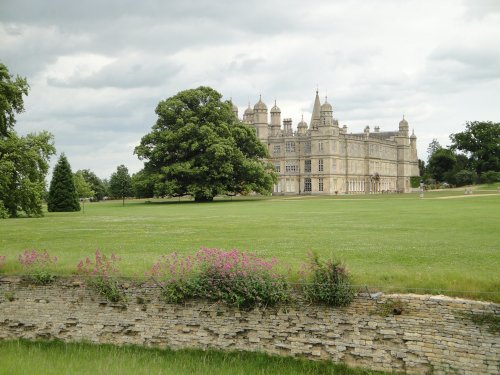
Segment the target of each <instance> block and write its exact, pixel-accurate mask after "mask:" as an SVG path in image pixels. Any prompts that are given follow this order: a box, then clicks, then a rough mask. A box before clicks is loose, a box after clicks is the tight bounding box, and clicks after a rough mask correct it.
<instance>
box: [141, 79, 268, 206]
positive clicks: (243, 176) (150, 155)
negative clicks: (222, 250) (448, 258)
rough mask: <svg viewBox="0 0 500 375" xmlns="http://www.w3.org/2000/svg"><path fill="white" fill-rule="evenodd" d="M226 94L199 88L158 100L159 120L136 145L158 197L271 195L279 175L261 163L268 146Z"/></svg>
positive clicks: (198, 198)
mask: <svg viewBox="0 0 500 375" xmlns="http://www.w3.org/2000/svg"><path fill="white" fill-rule="evenodd" d="M221 98H222V95H221V94H219V93H218V92H217V91H215V90H213V89H211V88H209V87H199V88H197V89H192V90H185V91H181V92H179V93H178V94H177V95H175V96H173V97H171V98H169V99H166V100H164V101H162V102H160V103H159V104H158V106H157V108H156V113H157V115H158V120H157V122H156V124H155V125H154V126H153V129H152V131H151V133H149V134H147V135H145V136H144V137H143V138H142V140H141V143H140V145H139V146H137V147H136V149H135V153H136V154H137V155H138V156H139V158H140V159H142V160H145V161H146V162H145V168H146V170H147V171H148V173H149V174H150V176H152V179H153V180H154V182H155V185H154V186H155V195H157V196H171V197H175V196H183V195H191V196H193V197H194V198H195V200H196V201H211V200H212V199H213V198H214V197H215V196H216V195H220V194H247V193H249V192H252V191H255V192H257V193H261V194H268V193H270V191H271V189H272V185H273V183H274V182H275V181H276V175H275V173H274V172H273V167H272V166H270V165H267V164H266V163H264V162H263V161H262V159H264V158H266V157H268V153H267V148H266V147H265V146H264V145H263V144H262V143H261V142H260V141H259V140H258V139H257V137H256V135H255V131H254V130H253V129H251V128H250V127H248V126H246V125H244V124H243V123H241V122H240V121H239V120H238V119H237V118H236V117H235V116H234V114H233V112H232V105H231V103H230V102H228V101H226V102H223V101H222V100H221Z"/></svg>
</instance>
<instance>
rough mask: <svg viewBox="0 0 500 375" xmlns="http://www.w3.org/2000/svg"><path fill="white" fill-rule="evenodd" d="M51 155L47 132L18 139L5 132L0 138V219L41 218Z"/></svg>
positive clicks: (51, 141)
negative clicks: (21, 214)
mask: <svg viewBox="0 0 500 375" xmlns="http://www.w3.org/2000/svg"><path fill="white" fill-rule="evenodd" d="M55 152H56V150H55V147H54V143H53V137H52V135H51V134H50V133H48V132H41V133H39V134H28V135H26V136H24V137H19V136H18V135H17V134H16V133H15V132H14V131H9V136H8V137H5V138H0V211H3V212H4V214H3V215H2V214H1V213H0V216H10V217H16V216H18V214H19V212H24V213H25V214H26V215H28V216H42V196H43V193H44V191H45V177H46V176H47V172H48V170H49V159H50V157H51V156H52V155H54V154H55ZM2 206H3V209H2Z"/></svg>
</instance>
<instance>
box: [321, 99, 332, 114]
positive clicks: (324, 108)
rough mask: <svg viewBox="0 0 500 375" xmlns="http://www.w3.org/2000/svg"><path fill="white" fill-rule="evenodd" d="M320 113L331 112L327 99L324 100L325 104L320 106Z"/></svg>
mask: <svg viewBox="0 0 500 375" xmlns="http://www.w3.org/2000/svg"><path fill="white" fill-rule="evenodd" d="M320 111H321V112H333V108H332V105H331V104H330V103H328V102H327V99H326V98H325V102H324V103H323V104H322V105H321V109H320Z"/></svg>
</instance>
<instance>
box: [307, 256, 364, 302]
mask: <svg viewBox="0 0 500 375" xmlns="http://www.w3.org/2000/svg"><path fill="white" fill-rule="evenodd" d="M304 276H305V284H304V286H303V291H304V294H305V296H306V298H307V299H309V300H310V301H312V302H320V303H324V304H327V305H329V306H347V305H349V304H350V303H351V302H352V300H353V298H354V289H353V288H352V286H351V281H350V279H349V274H348V272H347V270H346V268H345V266H343V265H342V264H341V263H340V262H338V261H334V260H327V261H326V262H325V261H322V260H320V259H319V256H318V255H317V254H309V264H308V265H307V269H306V270H305V272H304Z"/></svg>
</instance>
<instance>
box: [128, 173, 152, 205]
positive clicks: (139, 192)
mask: <svg viewBox="0 0 500 375" xmlns="http://www.w3.org/2000/svg"><path fill="white" fill-rule="evenodd" d="M154 187H155V180H154V176H151V175H150V174H149V173H147V172H146V171H145V170H144V169H142V170H140V171H139V172H137V173H134V174H133V175H132V190H133V192H134V197H136V198H153V197H154Z"/></svg>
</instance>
